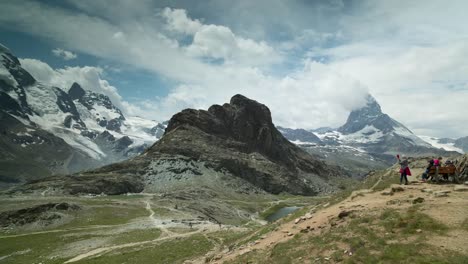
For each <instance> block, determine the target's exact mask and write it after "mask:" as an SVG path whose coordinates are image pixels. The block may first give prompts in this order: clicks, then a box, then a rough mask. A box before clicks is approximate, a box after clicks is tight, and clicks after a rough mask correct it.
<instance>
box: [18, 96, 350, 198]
mask: <svg viewBox="0 0 468 264" xmlns="http://www.w3.org/2000/svg"><path fill="white" fill-rule="evenodd" d="M342 177H345V178H346V177H348V175H347V173H345V172H344V171H343V170H342V169H341V168H339V167H337V166H330V165H328V164H326V163H325V162H324V161H323V160H321V159H319V158H317V157H316V156H314V155H310V154H308V153H307V152H305V151H304V150H302V149H301V148H299V147H298V146H296V145H294V144H292V143H291V142H289V141H288V140H287V139H286V138H284V137H283V136H282V134H281V133H280V132H279V131H278V130H277V129H276V127H275V126H274V125H273V123H272V120H271V114H270V110H269V109H268V108H267V107H266V106H265V105H263V104H260V103H258V102H256V101H254V100H251V99H248V98H246V97H244V96H242V95H235V96H234V97H232V98H231V101H230V103H226V104H224V105H222V106H221V105H213V106H211V107H210V108H209V109H208V110H195V109H185V110H183V111H181V112H179V113H177V114H175V115H174V116H173V117H172V118H171V120H170V121H169V124H168V126H167V128H166V131H165V133H164V135H163V137H162V138H161V139H160V140H159V141H157V142H156V143H155V144H154V145H153V146H151V147H150V148H148V149H147V150H146V151H145V152H144V153H143V154H141V155H138V156H137V157H135V158H132V159H129V160H126V161H123V162H119V163H115V164H111V165H107V166H104V167H102V168H99V169H96V170H92V171H87V172H83V173H79V174H75V175H70V176H56V177H50V178H46V179H43V180H39V181H35V182H31V183H29V184H27V185H24V186H22V187H19V188H18V189H16V191H19V192H41V191H44V190H49V191H48V193H49V194H53V193H58V194H80V193H84V194H87V193H92V194H100V193H105V194H122V193H127V192H141V191H144V192H150V193H171V194H174V193H200V192H202V193H213V192H214V193H217V194H218V193H222V194H223V195H227V194H229V193H246V194H250V193H265V192H266V193H271V194H280V193H283V192H284V193H290V194H299V195H316V194H319V193H322V194H323V193H330V192H333V191H335V190H337V188H338V187H337V179H340V178H342Z"/></svg>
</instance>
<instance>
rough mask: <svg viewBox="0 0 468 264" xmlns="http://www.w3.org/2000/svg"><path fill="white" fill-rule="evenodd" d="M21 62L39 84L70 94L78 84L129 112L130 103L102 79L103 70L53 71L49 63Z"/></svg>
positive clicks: (66, 68)
mask: <svg viewBox="0 0 468 264" xmlns="http://www.w3.org/2000/svg"><path fill="white" fill-rule="evenodd" d="M20 62H21V65H22V66H23V68H24V69H25V70H26V71H28V72H29V73H30V74H31V75H32V76H33V77H34V78H35V79H36V80H37V81H39V82H42V83H44V84H48V85H51V86H56V87H59V88H61V89H62V90H64V91H65V92H68V90H69V89H70V87H71V86H72V84H73V83H74V82H76V83H78V84H80V85H81V87H83V88H84V89H86V90H90V91H94V92H97V93H102V94H105V95H107V96H109V98H110V99H111V101H112V102H113V103H114V105H115V106H117V107H118V108H120V109H121V110H122V111H124V112H128V111H127V106H128V103H126V102H125V101H123V100H122V97H121V96H120V95H119V93H118V91H117V88H115V87H114V86H112V85H110V84H109V82H108V81H106V80H104V79H103V78H102V75H103V69H101V68H98V67H90V66H84V67H65V68H62V69H53V68H52V67H50V66H49V65H48V64H47V63H45V62H42V61H40V60H36V59H20Z"/></svg>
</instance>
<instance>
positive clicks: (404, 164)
mask: <svg viewBox="0 0 468 264" xmlns="http://www.w3.org/2000/svg"><path fill="white" fill-rule="evenodd" d="M397 159H398V163H399V164H400V185H401V184H403V179H404V180H405V185H408V176H411V171H410V169H409V162H408V158H407V157H406V156H402V159H403V160H401V159H400V155H397Z"/></svg>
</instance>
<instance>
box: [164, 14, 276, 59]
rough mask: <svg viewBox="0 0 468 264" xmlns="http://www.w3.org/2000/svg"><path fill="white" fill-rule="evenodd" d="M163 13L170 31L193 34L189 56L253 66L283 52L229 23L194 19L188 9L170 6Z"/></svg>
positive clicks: (188, 46) (274, 57)
mask: <svg viewBox="0 0 468 264" xmlns="http://www.w3.org/2000/svg"><path fill="white" fill-rule="evenodd" d="M161 16H162V17H163V18H165V20H166V21H165V22H166V24H165V27H166V29H167V30H168V31H169V33H171V32H175V33H180V34H184V35H189V36H192V37H193V41H192V43H190V44H189V45H186V46H184V48H185V50H186V51H187V54H188V55H189V56H193V57H201V58H209V59H215V60H216V59H220V60H223V62H226V63H239V64H244V65H249V66H252V65H259V64H268V63H272V62H278V61H279V60H280V55H279V54H278V53H277V52H276V51H275V49H274V48H273V47H271V46H270V45H268V44H267V43H266V42H264V41H260V42H258V41H255V40H253V39H249V38H243V37H240V36H237V35H236V34H234V32H232V30H231V29H230V28H229V27H226V26H222V25H214V24H203V23H202V22H200V21H199V20H198V19H191V18H190V17H189V16H188V14H187V11H186V10H183V9H171V8H168V7H166V8H164V9H163V11H162V12H161Z"/></svg>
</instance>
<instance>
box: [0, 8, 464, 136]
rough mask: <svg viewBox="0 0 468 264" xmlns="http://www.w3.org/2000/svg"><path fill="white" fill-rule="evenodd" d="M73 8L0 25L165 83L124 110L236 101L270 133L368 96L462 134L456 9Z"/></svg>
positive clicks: (9, 17)
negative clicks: (261, 109)
mask: <svg viewBox="0 0 468 264" xmlns="http://www.w3.org/2000/svg"><path fill="white" fill-rule="evenodd" d="M73 2H76V4H74V5H76V6H77V7H78V10H79V11H76V10H74V11H70V10H66V9H63V8H58V7H53V6H50V5H47V4H43V2H42V3H38V2H31V1H11V2H6V3H2V8H1V9H0V24H1V25H4V26H5V27H10V28H13V29H16V30H22V31H24V32H27V33H29V34H34V35H36V36H40V37H42V38H46V39H48V40H49V41H51V42H56V43H58V45H60V46H61V47H64V48H66V49H70V50H74V51H77V52H83V53H87V54H91V55H94V56H97V57H99V58H103V59H107V60H110V61H116V62H119V63H123V64H126V65H130V66H133V67H135V68H137V69H144V70H148V71H151V72H154V73H155V74H158V76H162V78H167V79H170V80H171V81H172V82H173V83H175V85H174V87H172V88H171V90H170V92H169V93H168V94H167V96H162V97H161V98H155V99H148V100H147V101H145V102H144V103H142V104H141V105H139V107H136V106H134V105H133V106H132V105H128V106H126V108H127V109H133V110H131V111H133V112H135V113H136V112H138V113H140V114H141V113H145V111H146V116H148V117H150V118H155V117H160V116H161V117H164V118H168V117H170V116H171V115H172V114H173V113H174V112H176V111H179V110H181V109H182V108H185V107H197V108H201V107H204V108H205V107H207V106H209V105H211V104H213V103H222V102H226V101H228V100H229V98H230V97H231V96H232V95H233V94H236V93H243V94H245V95H247V96H250V97H252V98H254V99H256V100H258V101H260V102H263V103H265V104H267V105H268V106H269V107H270V108H271V110H272V113H273V115H274V120H275V121H276V122H277V123H278V124H281V125H285V126H293V127H305V128H310V127H318V126H325V125H326V126H337V125H340V124H341V123H342V122H344V120H345V119H346V117H347V114H348V112H349V110H350V109H353V108H355V107H358V106H359V105H360V104H362V100H363V98H364V97H363V95H364V94H365V93H366V92H367V90H369V91H370V92H371V93H372V94H374V96H375V97H376V98H377V100H378V101H379V102H380V103H381V105H382V108H383V110H384V111H386V112H388V113H389V114H390V115H391V116H392V117H394V118H396V119H397V120H400V121H402V122H403V123H404V124H405V125H408V127H409V128H410V129H412V130H414V131H417V132H418V131H421V132H424V133H425V134H428V135H434V136H466V132H465V131H468V123H467V122H466V117H465V116H464V115H463V114H460V113H463V112H464V110H463V108H462V107H463V106H464V104H463V102H464V101H467V100H468V94H467V92H466V91H467V88H468V87H467V83H468V82H467V78H468V77H466V72H468V61H466V60H465V59H464V58H466V57H467V55H468V51H467V48H466V47H468V29H467V28H466V24H468V16H466V15H465V10H467V8H468V6H467V4H466V2H465V1H457V0H454V1H449V2H442V1H411V3H407V2H406V1H405V2H403V1H361V2H359V3H355V4H353V5H349V4H348V3H347V2H340V1H336V3H334V4H332V5H330V6H329V5H327V4H322V3H321V4H315V3H312V4H310V5H309V4H306V3H304V1H297V2H296V1H288V3H285V2H284V1H279V0H271V1H270V0H269V1H232V3H231V2H229V3H227V2H223V3H220V1H213V2H209V3H208V4H206V5H199V4H194V3H191V4H187V5H189V6H192V7H193V6H196V7H197V8H194V10H196V11H197V12H192V11H191V10H190V9H181V8H180V3H179V2H177V1H175V2H173V3H172V2H171V4H174V6H178V8H159V9H157V8H156V7H155V6H154V4H153V3H151V2H150V1H143V2H141V1H138V2H137V3H134V2H131V3H130V2H127V1H119V2H118V3H116V4H115V5H112V6H109V7H106V5H105V4H103V2H101V1H70V3H73ZM120 4H122V5H123V6H124V8H122V5H120ZM213 6H215V7H216V8H214V9H213V10H216V11H219V12H212V11H213V10H211V9H210V7H213ZM227 7H228V8H227ZM231 7H232V8H231ZM124 10H125V11H124ZM222 10H225V11H226V12H221V11H222ZM260 11H261V12H260ZM263 11H264V12H263ZM155 12H156V13H157V15H155V14H154V13H155ZM194 14H197V16H196V17H195V16H194ZM204 14H205V15H206V16H207V17H206V18H205V17H203V15H204ZM57 21H60V23H57ZM77 32H79V34H77ZM268 34H270V35H268ZM304 49H307V50H304ZM314 60H318V61H319V62H320V63H319V62H314ZM301 63H302V64H303V65H304V66H303V67H300V66H298V65H301ZM82 71H83V69H81V70H80V71H78V72H74V73H73V74H80V73H79V72H82ZM40 72H41V71H40V70H38V71H37V73H36V74H39V73H40ZM56 72H60V71H59V70H56ZM69 72H72V71H71V70H69ZM94 85H96V86H97V87H99V86H100V84H96V82H94ZM367 87H368V89H367ZM123 104H124V103H123ZM128 111H130V110H128ZM161 119H162V118H161ZM426 120H428V121H426ZM434 120H437V122H443V120H446V121H447V122H446V124H445V125H444V126H443V127H441V126H438V125H436V124H437V122H436V121H434Z"/></svg>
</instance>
